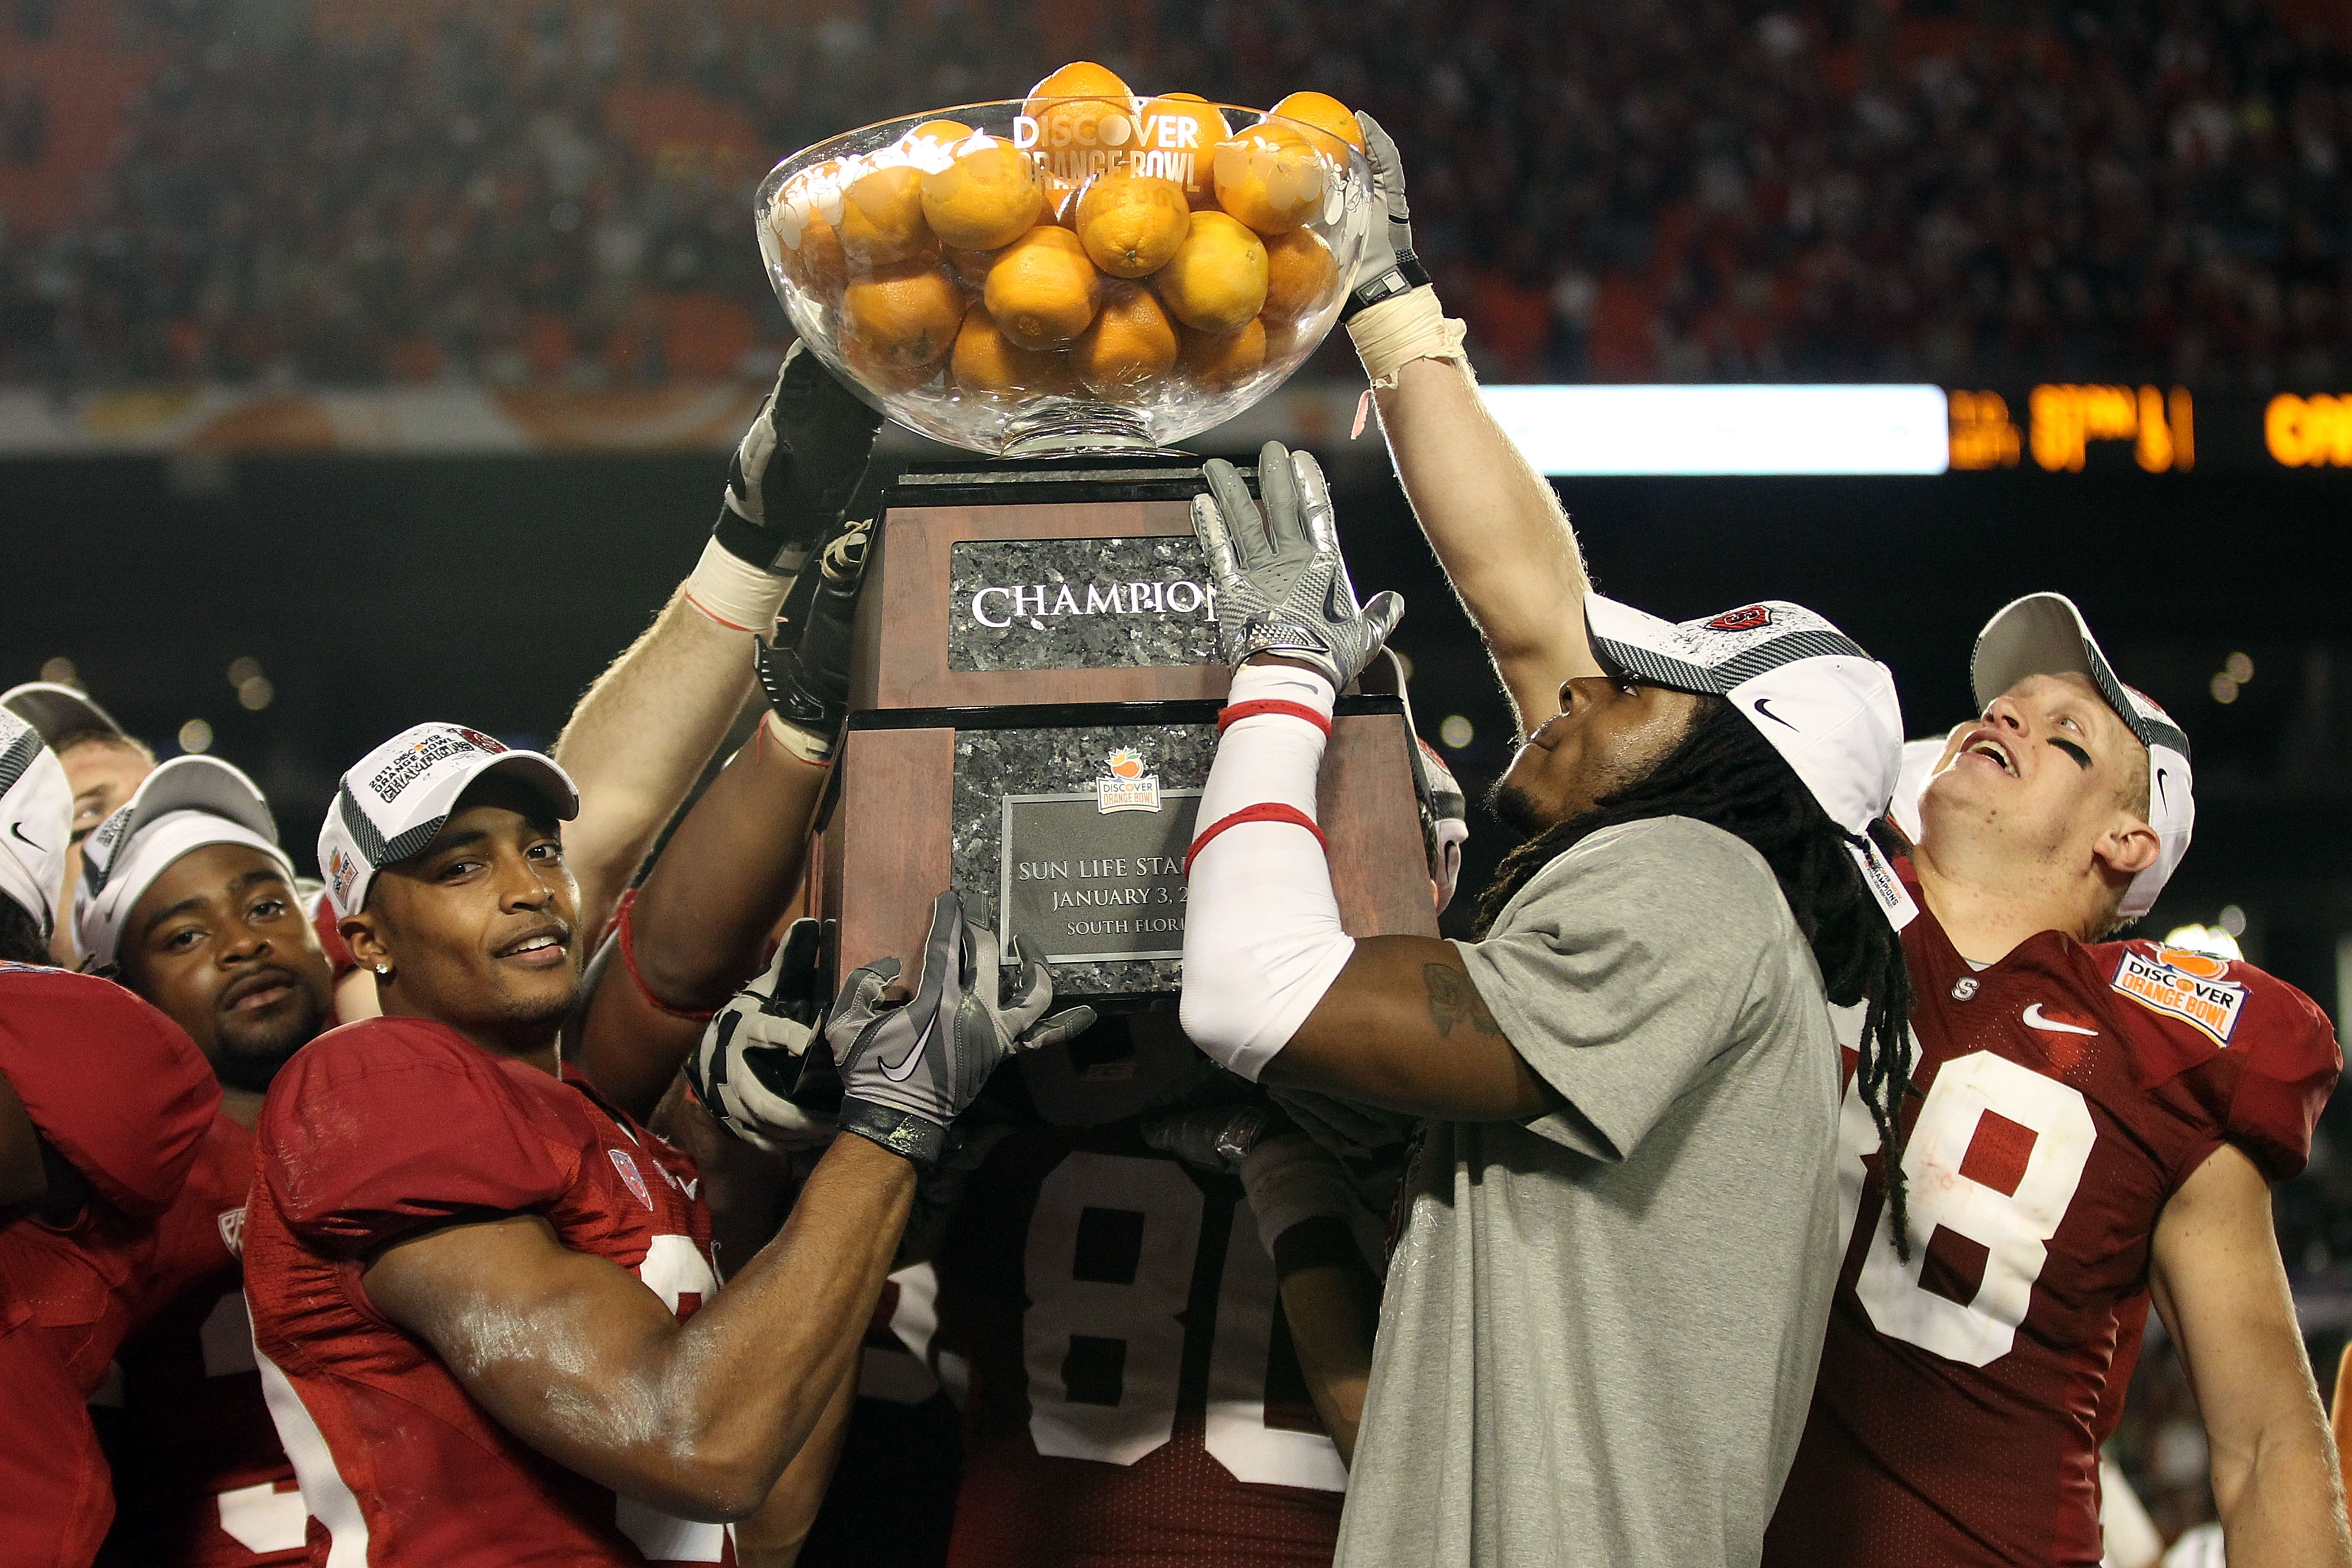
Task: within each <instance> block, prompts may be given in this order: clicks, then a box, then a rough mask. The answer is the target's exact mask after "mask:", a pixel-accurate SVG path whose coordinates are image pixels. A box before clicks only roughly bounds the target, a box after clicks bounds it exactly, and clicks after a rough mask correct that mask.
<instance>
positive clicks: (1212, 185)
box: [1143, 92, 1234, 212]
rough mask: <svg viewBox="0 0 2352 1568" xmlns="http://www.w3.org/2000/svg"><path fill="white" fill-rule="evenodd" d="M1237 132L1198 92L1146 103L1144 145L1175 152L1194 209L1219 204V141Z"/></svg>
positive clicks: (1188, 200) (1186, 197)
mask: <svg viewBox="0 0 2352 1568" xmlns="http://www.w3.org/2000/svg"><path fill="white" fill-rule="evenodd" d="M1233 133H1234V130H1233V127H1232V126H1230V125H1228V124H1226V123H1225V117H1224V115H1223V113H1222V112H1221V111H1220V110H1218V109H1217V106H1216V105H1215V104H1213V103H1211V102H1209V101H1208V100H1206V99H1204V98H1202V96H1201V95H1200V94H1199V93H1197V92H1171V93H1168V94H1165V95H1163V96H1161V97H1159V98H1155V99H1153V100H1151V101H1150V103H1147V104H1145V105H1144V106H1143V145H1144V146H1145V147H1147V148H1151V149H1155V150H1158V151H1160V152H1163V153H1173V154H1175V157H1174V158H1173V159H1171V162H1172V163H1175V164H1176V166H1177V167H1179V168H1181V169H1182V170H1183V171H1184V172H1185V173H1184V177H1183V178H1182V179H1181V180H1180V181H1178V184H1181V185H1182V186H1183V187H1184V200H1185V202H1186V204H1187V205H1190V206H1191V207H1192V210H1193V211H1194V212H1198V211H1200V210H1201V209H1202V208H1203V207H1213V206H1215V205H1217V182H1216V178H1215V176H1214V175H1213V174H1212V173H1211V166H1212V165H1213V163H1214V162H1215V159H1216V153H1217V146H1218V143H1220V142H1224V141H1225V140H1227V139H1228V138H1229V137H1231V136H1232V135H1233Z"/></svg>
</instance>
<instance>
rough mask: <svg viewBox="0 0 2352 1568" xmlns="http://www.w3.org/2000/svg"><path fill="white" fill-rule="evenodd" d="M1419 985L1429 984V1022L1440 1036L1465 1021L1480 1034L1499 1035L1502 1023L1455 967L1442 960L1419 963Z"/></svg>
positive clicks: (1447, 1034)
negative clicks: (1487, 1008) (1496, 1019)
mask: <svg viewBox="0 0 2352 1568" xmlns="http://www.w3.org/2000/svg"><path fill="white" fill-rule="evenodd" d="M1421 979H1422V984H1424V985H1426V986H1427V987H1429V1021H1430V1022H1431V1023H1433V1024H1434V1025H1436V1026H1437V1032H1438V1033H1439V1034H1441V1035H1445V1036H1449V1037H1450V1036H1451V1035H1452V1034H1453V1033H1454V1025H1456V1024H1460V1023H1465V1022H1466V1023H1468V1024H1469V1026H1471V1027H1472V1028H1474V1029H1475V1030H1477V1031H1478V1032H1479V1033H1480V1034H1482V1035H1499V1034H1501V1033H1502V1032H1503V1026H1502V1025H1500V1024H1497V1023H1496V1022H1495V1015H1494V1014H1492V1013H1489V1012H1488V1011H1486V999H1485V998H1484V997H1482V996H1480V995H1479V994H1478V988H1477V987H1476V986H1475V985H1473V984H1470V977H1469V976H1468V975H1467V974H1465V973H1462V971H1460V970H1458V969H1454V968H1452V967H1450V966H1449V965H1446V964H1443V963H1424V964H1423V965H1422V966H1421Z"/></svg>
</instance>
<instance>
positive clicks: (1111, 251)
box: [1077, 170, 1192, 278]
mask: <svg viewBox="0 0 2352 1568" xmlns="http://www.w3.org/2000/svg"><path fill="white" fill-rule="evenodd" d="M1191 227H1192V207H1191V206H1190V205H1187V204H1186V202H1185V200H1184V187H1183V186H1181V185H1180V184H1177V183H1176V182H1175V181H1173V180H1166V179H1161V178H1160V177H1158V176H1157V175H1152V174H1125V173H1121V172H1118V171H1116V170H1114V171H1113V172H1111V173H1109V174H1105V175H1103V176H1102V177H1101V178H1099V179H1097V180H1096V181H1095V183H1094V184H1091V185H1088V186H1087V191H1086V195H1082V196H1080V197H1079V198H1078V211H1077V232H1078V240H1079V242H1080V243H1081V244H1083V245H1084V246H1085V247H1087V258H1089V259H1090V260H1092V261H1093V262H1094V264H1095V265H1096V266H1097V267H1099V268H1102V269H1103V270H1104V271H1105V272H1108V273H1109V274H1110V275H1111V276H1112V277H1114V278H1141V277H1143V276H1145V275H1146V274H1148V273H1152V272H1157V271H1159V270H1160V268H1162V267H1164V266H1166V265H1167V264H1168V258H1170V257H1171V256H1173V255H1175V254H1176V247H1178V246H1180V245H1181V244H1183V243H1184V235H1185V231H1186V230H1188V229H1190V228H1191Z"/></svg>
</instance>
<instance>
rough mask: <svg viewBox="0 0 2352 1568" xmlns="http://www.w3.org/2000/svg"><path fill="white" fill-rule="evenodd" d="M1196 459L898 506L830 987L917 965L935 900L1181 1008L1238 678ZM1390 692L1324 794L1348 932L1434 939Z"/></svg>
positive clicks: (1051, 470) (1042, 470)
mask: <svg viewBox="0 0 2352 1568" xmlns="http://www.w3.org/2000/svg"><path fill="white" fill-rule="evenodd" d="M1205 488H1206V486H1205V482H1204V481H1203V480H1202V478H1201V472H1200V468H1199V465H1198V463H1197V462H1195V461H1193V460H1191V459H1187V458H1167V457H1157V456H1154V457H1142V456H1138V457H1133V458H1098V459H1094V460H1091V461H1086V462H1063V463H1055V464H1052V465H1041V466H1032V467H1020V466H1015V465H1012V464H1003V465H988V466H986V467H984V468H982V467H975V468H968V469H962V470H945V471H915V472H910V473H908V474H907V475H905V476H903V477H902V478H901V479H900V480H899V482H898V484H897V485H896V486H894V487H892V489H890V490H889V491H888V492H887V500H886V508H885V510H884V513H883V516H882V518H881V520H880V521H879V523H878V525H877V531H876V542H875V545H874V546H873V548H872V552H871V553H870V554H869V556H868V560H867V565H866V572H867V578H866V590H865V594H864V596H863V598H862V599H861V601H860V604H859V608H858V624H857V657H856V662H855V666H854V668H855V671H856V676H855V683H854V687H853V691H852V697H851V708H852V714H851V717H850V721H849V728H848V731H847V733H846V735H845V737H844V740H843V743H842V749H841V752H840V755H839V760H838V762H837V763H836V766H837V769H838V773H839V779H838V785H837V794H836V796H835V801H834V804H833V806H832V808H831V810H830V812H829V813H828V816H827V819H826V824H825V826H824V833H823V846H822V853H821V854H820V855H819V856H818V857H817V858H816V864H817V870H816V872H815V879H816V886H815V887H814V889H813V894H814V897H813V899H812V902H813V903H814V906H815V908H816V909H817V910H819V912H820V913H822V914H823V915H824V916H825V917H826V918H828V919H830V920H832V921H835V922H837V924H836V927H835V945H834V953H835V964H836V971H835V972H836V973H845V972H846V971H847V970H848V969H849V968H851V967H854V966H856V965H857V964H860V963H869V962H871V961H873V960H874V959H877V958H880V957H882V956H885V955H886V954H896V955H898V956H899V957H900V958H901V959H902V960H904V961H906V962H908V963H911V962H913V960H914V957H915V955H916V954H917V953H918V952H919V950H920V948H921V945H922V942H923V937H924V933H925V931H926V930H927V929H928V926H929V912H930V904H931V900H933V899H934V898H935V897H936V896H937V895H938V893H939V892H940V889H943V888H953V889H955V890H956V891H957V893H958V894H960V895H961V898H962V900H963V903H964V908H965V910H967V912H968V913H969V914H970V916H971V919H973V920H974V921H979V922H980V923H982V924H983V925H986V926H989V927H991V928H992V929H994V930H996V931H999V932H1000V933H1001V934H1003V935H1004V936H1007V937H1018V938H1019V939H1020V942H1021V944H1022V947H1023V949H1024V951H1025V952H1027V953H1028V954H1029V955H1030V956H1033V957H1034V958H1037V959H1039V960H1041V961H1042V962H1044V963H1045V964H1046V965H1047V967H1048V968H1049V969H1050V970H1051V971H1052V973H1053V975H1054V982H1055V988H1056V992H1057V994H1060V995H1063V996H1066V997H1069V998H1072V999H1082V1000H1086V1001H1089V1002H1092V1003H1094V1004H1095V1005H1097V1006H1099V1007H1106V1008H1111V1009H1130V1008H1164V1007H1170V1006H1172V1005H1174V1002H1175V998H1176V994H1177V990H1178V987H1179V984H1180V982H1181V964H1180V962H1179V960H1180V959H1181V954H1182V950H1183V934H1184V903H1185V883H1184V855H1185V851H1186V849H1187V848H1188V847H1190V845H1191V843H1192V836H1193V832H1194V828H1195V821H1196V819H1195V813H1196V811H1197V809H1198V806H1199V803H1200V796H1201V787H1202V784H1203V783H1205V782H1206V780H1207V777H1208V771H1209V763H1210V762H1211V760H1212V759H1213V755H1214V752H1215V749H1216V740H1217V727H1216V716H1217V710H1218V708H1219V707H1220V705H1221V704H1222V702H1223V696H1224V691H1225V687H1226V683H1227V681H1228V679H1229V678H1230V675H1231V671H1230V670H1229V669H1228V668H1226V667H1225V666H1224V665H1223V663H1222V662H1221V661H1220V659H1219V658H1218V655H1217V648H1216V637H1215V622H1214V619H1213V614H1214V612H1213V596H1212V593H1211V588H1210V584H1209V582H1208V574H1207V571H1206V569H1205V566H1204V563H1203V562H1202V555H1201V550H1200V546H1199V544H1198V543H1197V542H1195V540H1194V539H1193V536H1192V515H1191V510H1190V507H1189V504H1188V502H1189V500H1190V498H1191V497H1192V495H1194V494H1196V493H1199V492H1200V491H1202V489H1205ZM1413 743H1414V742H1413V740H1412V734H1411V732H1410V731H1409V730H1408V728H1407V725H1406V721H1405V717H1404V712H1403V705H1402V702H1400V701H1399V700H1397V699H1396V698H1394V697H1381V696H1352V695H1351V696H1343V697H1342V698H1341V699H1340V701H1339V708H1338V712H1337V714H1336V716H1335V719H1334V721H1333V724H1332V731H1331V743H1330V747H1329V750H1328V753H1327V755H1326V759H1325V763H1324V768H1323V774H1322V779H1321V783H1320V785H1319V790H1318V813H1317V815H1318V820H1319V822H1320V824H1321V826H1322V827H1323V831H1324V834H1325V836H1326V837H1327V838H1328V842H1329V845H1330V857H1331V867H1332V880H1333V884H1334V888H1335V890H1336V891H1337V893H1338V896H1339V909H1340V914H1341V918H1342V920H1343V921H1345V923H1346V925H1347V928H1348V930H1349V932H1350V933H1351V934H1354V935H1358V936H1370V935H1377V934H1385V933H1400V934H1402V933H1411V934H1415V935H1429V936H1433V935H1435V934H1436V931H1437V922H1436V916H1435V914H1434V912H1433V909H1432V904H1431V899H1430V891H1429V879H1428V872H1427V865H1426V861H1425V859H1424V858H1423V849H1422V843H1421V827H1420V819H1419V816H1418V813H1417V809H1416V805H1415V801H1414V795H1413V775H1412V756H1411V752H1410V748H1411V746H1412V744H1413Z"/></svg>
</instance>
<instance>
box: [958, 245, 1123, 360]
mask: <svg viewBox="0 0 2352 1568" xmlns="http://www.w3.org/2000/svg"><path fill="white" fill-rule="evenodd" d="M982 300H984V302H985V303H986V304H987V306H988V314H989V317H990V319H991V320H992V321H995V323H996V324H997V326H998V328H999V329H1001V330H1002V331H1003V333H1004V335H1005V336H1006V337H1008V338H1010V339H1012V340H1013V342H1016V343H1018V344H1020V345H1021V346H1022V347H1023V348H1025V349H1057V348H1060V347H1061V346H1062V345H1063V344H1065V343H1067V342H1071V341H1072V340H1073V339H1075V338H1076V336H1077V335H1078V334H1079V333H1080V332H1083V331H1086V330H1087V324H1088V323H1089V322H1091V321H1093V320H1094V319H1095V310H1096V307H1097V306H1098V305H1099V304H1100V303H1101V302H1102V277H1101V275H1100V274H1099V273H1097V271H1096V270H1095V264H1094V263H1093V262H1091V261H1089V260H1087V252H1086V247H1084V246H1082V245H1080V244H1079V243H1078V237H1077V236H1076V235H1075V234H1072V233H1071V232H1070V231H1069V230H1068V229H1066V228H1057V227H1055V226H1053V225H1052V224H1039V225H1038V226H1036V227H1035V228H1033V229H1031V230H1030V231H1029V232H1028V233H1027V234H1024V235H1023V236H1022V237H1020V238H1019V239H1016V240H1014V241H1013V243H1012V244H1011V245H1009V246H1007V247H1004V253H1003V255H1002V256H999V257H998V258H996V265H995V266H993V267H992V268H989V269H988V283H987V285H986V287H985V288H984V289H982Z"/></svg>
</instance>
